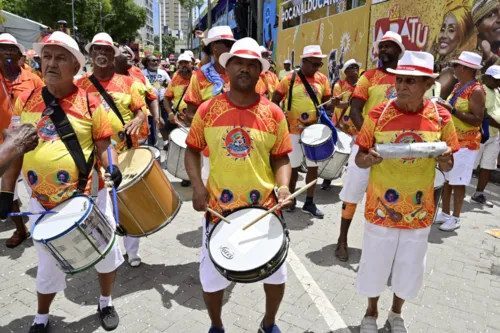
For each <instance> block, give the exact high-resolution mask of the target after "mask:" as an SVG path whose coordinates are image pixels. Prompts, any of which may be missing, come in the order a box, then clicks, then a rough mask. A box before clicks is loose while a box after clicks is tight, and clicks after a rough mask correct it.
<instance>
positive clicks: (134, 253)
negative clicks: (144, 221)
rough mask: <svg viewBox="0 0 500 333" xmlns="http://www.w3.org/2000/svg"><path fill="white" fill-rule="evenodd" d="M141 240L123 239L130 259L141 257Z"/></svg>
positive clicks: (136, 238) (135, 238) (137, 238)
mask: <svg viewBox="0 0 500 333" xmlns="http://www.w3.org/2000/svg"><path fill="white" fill-rule="evenodd" d="M140 242H141V239H140V238H139V237H129V236H125V237H123V246H124V247H125V251H126V252H127V254H128V257H129V259H130V258H137V257H138V256H139V245H140Z"/></svg>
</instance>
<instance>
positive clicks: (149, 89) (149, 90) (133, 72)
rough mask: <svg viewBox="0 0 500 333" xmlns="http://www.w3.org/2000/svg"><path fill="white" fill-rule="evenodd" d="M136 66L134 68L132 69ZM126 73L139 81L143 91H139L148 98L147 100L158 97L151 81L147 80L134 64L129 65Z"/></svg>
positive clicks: (153, 99) (154, 99)
mask: <svg viewBox="0 0 500 333" xmlns="http://www.w3.org/2000/svg"><path fill="white" fill-rule="evenodd" d="M133 68H136V69H133ZM128 73H129V75H130V77H132V78H134V79H135V80H136V81H137V82H139V83H141V84H142V85H144V88H145V89H143V90H144V91H141V94H142V95H144V97H145V98H146V99H147V100H149V101H156V100H157V99H158V96H156V92H155V89H154V88H153V86H152V85H151V82H149V80H148V78H147V77H146V76H145V75H144V74H142V72H141V70H140V69H139V68H137V67H135V66H132V67H130V69H129V70H128Z"/></svg>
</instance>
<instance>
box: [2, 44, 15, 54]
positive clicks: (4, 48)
mask: <svg viewBox="0 0 500 333" xmlns="http://www.w3.org/2000/svg"><path fill="white" fill-rule="evenodd" d="M0 53H2V54H17V53H19V49H18V48H17V46H10V45H9V46H7V45H5V44H3V45H1V44H0Z"/></svg>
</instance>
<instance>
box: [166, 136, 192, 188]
mask: <svg viewBox="0 0 500 333" xmlns="http://www.w3.org/2000/svg"><path fill="white" fill-rule="evenodd" d="M187 136H188V133H187V132H186V131H185V130H184V129H180V128H176V129H174V130H173V131H172V133H170V138H169V142H168V153H167V161H166V163H167V171H168V172H169V173H170V174H171V175H172V176H174V177H177V178H180V179H182V180H189V177H188V174H187V171H186V168H185V167H184V153H185V151H186V148H187V145H186V139H187Z"/></svg>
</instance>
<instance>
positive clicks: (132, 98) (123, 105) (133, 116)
mask: <svg viewBox="0 0 500 333" xmlns="http://www.w3.org/2000/svg"><path fill="white" fill-rule="evenodd" d="M85 49H86V50H87V52H88V53H89V54H90V57H91V59H92V62H93V64H94V67H93V69H94V72H93V73H92V74H91V75H89V76H86V77H83V78H81V79H80V80H78V81H77V82H76V85H77V86H78V87H80V88H81V89H83V90H85V91H86V92H87V93H89V94H90V95H93V96H96V97H98V98H99V99H101V101H103V104H104V105H105V106H106V109H107V110H106V111H108V113H107V115H108V119H109V123H110V124H111V129H112V131H113V137H112V139H111V142H112V143H113V144H114V145H115V149H116V151H117V152H118V153H122V152H124V151H126V150H127V149H130V148H137V147H139V140H141V139H145V138H146V137H147V134H148V132H147V126H146V124H147V123H146V122H145V119H146V116H147V110H146V106H145V100H144V97H143V95H141V91H145V87H144V85H142V84H141V83H139V82H137V81H135V80H134V79H133V78H131V77H128V76H124V75H120V74H117V73H116V72H115V57H116V56H117V55H119V54H120V50H119V49H118V48H117V47H116V46H115V45H114V44H113V40H112V38H111V36H109V35H108V34H107V33H105V32H101V33H98V34H97V35H95V36H94V38H93V39H92V42H90V43H88V44H87V45H86V46H85ZM104 102H105V103H104ZM139 242H140V238H137V237H125V238H124V245H125V249H126V251H127V256H128V262H129V264H130V265H131V266H132V267H137V266H139V265H140V263H141V257H140V256H139Z"/></svg>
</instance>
